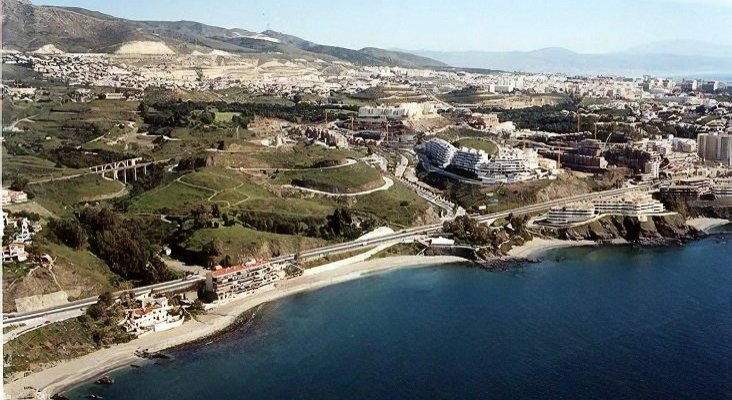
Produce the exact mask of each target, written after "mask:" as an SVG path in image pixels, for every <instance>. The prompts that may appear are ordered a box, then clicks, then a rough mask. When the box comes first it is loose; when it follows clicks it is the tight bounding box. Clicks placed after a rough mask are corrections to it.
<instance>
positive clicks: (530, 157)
mask: <svg viewBox="0 0 732 400" xmlns="http://www.w3.org/2000/svg"><path fill="white" fill-rule="evenodd" d="M537 168H539V155H538V154H537V153H536V151H535V150H533V149H524V150H521V149H515V148H504V147H501V148H499V149H498V153H497V154H496V155H494V156H493V158H491V159H490V161H488V162H486V163H485V165H482V166H480V168H479V170H480V171H481V172H483V173H485V174H503V175H506V174H521V173H531V172H533V171H534V170H536V169H537Z"/></svg>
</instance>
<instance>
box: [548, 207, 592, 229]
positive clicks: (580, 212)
mask: <svg viewBox="0 0 732 400" xmlns="http://www.w3.org/2000/svg"><path fill="white" fill-rule="evenodd" d="M594 217H595V207H594V206H593V205H592V204H590V203H577V204H568V205H566V206H561V207H552V208H551V209H550V210H549V212H548V213H547V215H546V222H547V223H550V224H554V225H567V224H573V223H580V222H586V221H589V220H591V219H592V218H594Z"/></svg>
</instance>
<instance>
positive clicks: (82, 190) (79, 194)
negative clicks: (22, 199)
mask: <svg viewBox="0 0 732 400" xmlns="http://www.w3.org/2000/svg"><path fill="white" fill-rule="evenodd" d="M26 190H27V191H28V192H31V193H33V194H34V195H35V198H34V200H35V201H36V202H37V203H38V204H40V205H42V206H43V207H45V208H46V209H47V210H49V211H51V212H52V213H54V214H56V215H64V214H69V213H71V212H72V210H73V208H74V206H75V205H77V204H78V203H80V202H84V201H98V200H100V199H102V198H111V197H114V196H115V195H117V194H119V195H122V194H124V192H125V186H124V184H123V183H122V182H119V181H109V180H106V179H104V178H102V177H101V176H99V175H85V176H82V177H79V178H72V179H64V180H59V181H55V182H46V183H39V184H35V185H31V186H28V187H27V188H26Z"/></svg>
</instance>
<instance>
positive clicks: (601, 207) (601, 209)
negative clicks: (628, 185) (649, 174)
mask: <svg viewBox="0 0 732 400" xmlns="http://www.w3.org/2000/svg"><path fill="white" fill-rule="evenodd" d="M592 204H593V206H594V207H595V212H596V213H597V214H615V215H623V216H628V217H640V216H644V215H649V214H658V213H662V212H664V211H665V208H664V206H663V203H661V202H660V201H658V200H654V199H653V197H652V196H651V195H650V194H648V193H639V192H631V193H625V194H622V195H619V196H612V197H603V198H600V199H597V200H595V201H593V202H592Z"/></svg>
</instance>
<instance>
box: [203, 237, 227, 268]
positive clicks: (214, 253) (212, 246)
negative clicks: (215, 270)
mask: <svg viewBox="0 0 732 400" xmlns="http://www.w3.org/2000/svg"><path fill="white" fill-rule="evenodd" d="M201 252H202V253H203V255H204V256H205V257H206V258H208V264H209V266H213V264H214V260H215V258H216V257H218V256H220V255H222V254H224V244H223V243H222V242H221V240H219V239H211V240H210V241H209V242H208V243H206V244H204V245H203V247H202V248H201Z"/></svg>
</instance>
